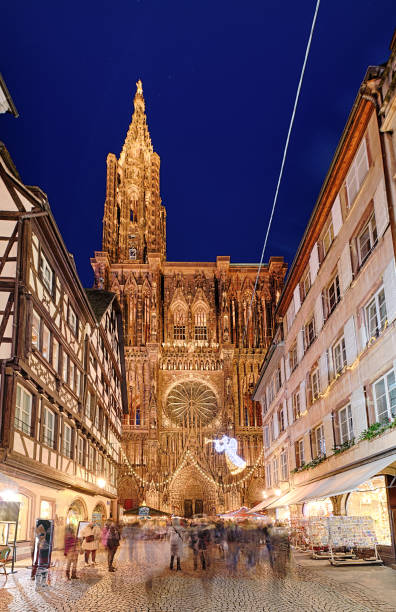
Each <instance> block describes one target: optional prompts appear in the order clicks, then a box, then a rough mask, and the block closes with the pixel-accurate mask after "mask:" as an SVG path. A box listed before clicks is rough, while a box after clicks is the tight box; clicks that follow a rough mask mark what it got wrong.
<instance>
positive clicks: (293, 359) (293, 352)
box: [289, 342, 298, 374]
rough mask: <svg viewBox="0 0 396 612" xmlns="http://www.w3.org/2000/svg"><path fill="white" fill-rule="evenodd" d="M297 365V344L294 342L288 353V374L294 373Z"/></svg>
mask: <svg viewBox="0 0 396 612" xmlns="http://www.w3.org/2000/svg"><path fill="white" fill-rule="evenodd" d="M297 365H298V358H297V342H295V343H294V344H293V346H292V347H291V349H290V351H289V368H290V374H291V373H292V372H294V370H295V369H296V367H297Z"/></svg>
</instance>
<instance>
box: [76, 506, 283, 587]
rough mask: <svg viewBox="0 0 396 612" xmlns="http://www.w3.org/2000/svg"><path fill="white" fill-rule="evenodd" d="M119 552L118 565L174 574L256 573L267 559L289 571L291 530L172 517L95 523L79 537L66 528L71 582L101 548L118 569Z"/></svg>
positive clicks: (94, 561) (112, 568)
mask: <svg viewBox="0 0 396 612" xmlns="http://www.w3.org/2000/svg"><path fill="white" fill-rule="evenodd" d="M77 535H79V537H77ZM118 549H120V550H119V553H118V555H117V557H116V561H117V562H119V563H133V562H136V563H139V564H140V565H142V564H143V565H144V566H145V568H148V569H149V570H150V569H152V570H153V571H154V570H157V571H158V570H161V571H162V570H164V569H166V567H169V570H175V571H182V570H183V569H192V570H194V571H195V570H198V569H201V570H202V571H205V572H207V571H208V570H212V571H213V570H215V568H216V567H224V568H226V569H228V570H229V571H230V572H236V571H238V570H239V569H241V568H244V569H245V570H252V569H253V568H255V567H256V566H257V565H258V564H260V563H263V562H264V561H265V562H268V563H269V564H270V566H271V567H272V568H273V569H274V570H277V571H281V572H285V571H286V569H287V566H288V562H289V559H290V545H289V537H288V532H287V529H286V528H284V527H282V526H280V525H271V524H266V523H264V522H261V521H254V522H253V521H243V522H240V523H238V522H235V521H223V520H220V519H219V518H218V517H215V518H213V519H210V518H199V519H196V520H186V519H183V518H180V517H172V518H169V519H166V520H164V519H160V520H159V519H157V520H156V519H152V520H147V519H136V520H135V521H133V522H130V523H125V524H123V525H121V524H120V525H117V524H116V523H115V522H113V521H107V522H106V523H105V525H104V526H103V527H99V526H98V525H96V524H95V523H93V522H91V523H89V524H88V525H86V526H85V527H84V528H83V529H82V531H81V533H79V534H77V533H76V531H75V529H74V528H73V527H72V526H71V525H69V526H67V527H66V533H65V548H64V554H65V557H66V577H67V579H69V580H71V579H76V578H77V565H78V560H79V555H80V554H81V558H82V560H83V565H82V567H84V566H85V567H92V566H95V565H96V564H97V552H98V550H100V551H106V553H107V565H108V571H109V572H114V571H116V567H115V566H114V558H115V556H116V553H117V551H118ZM166 551H168V553H169V557H168V559H169V565H167V563H168V562H167V560H166V559H167V552H166ZM82 555H83V556H82ZM80 565H81V564H80Z"/></svg>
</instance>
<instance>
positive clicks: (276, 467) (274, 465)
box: [272, 458, 279, 486]
mask: <svg viewBox="0 0 396 612" xmlns="http://www.w3.org/2000/svg"><path fill="white" fill-rule="evenodd" d="M272 476H273V478H272V483H273V486H276V485H277V484H278V482H279V465H278V459H277V458H275V459H274V460H273V462H272Z"/></svg>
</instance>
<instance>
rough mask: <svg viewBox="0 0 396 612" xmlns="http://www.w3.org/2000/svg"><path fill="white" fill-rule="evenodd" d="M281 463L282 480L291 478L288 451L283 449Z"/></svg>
mask: <svg viewBox="0 0 396 612" xmlns="http://www.w3.org/2000/svg"><path fill="white" fill-rule="evenodd" d="M280 464H281V480H283V481H285V480H288V479H289V466H288V462H287V451H283V452H282V453H281V455H280Z"/></svg>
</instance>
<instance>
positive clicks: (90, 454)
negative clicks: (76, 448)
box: [87, 442, 94, 472]
mask: <svg viewBox="0 0 396 612" xmlns="http://www.w3.org/2000/svg"><path fill="white" fill-rule="evenodd" d="M87 444H88V465H87V468H88V469H89V471H90V472H92V470H93V460H94V458H93V448H92V446H91V445H90V444H89V442H88V443H87Z"/></svg>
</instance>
